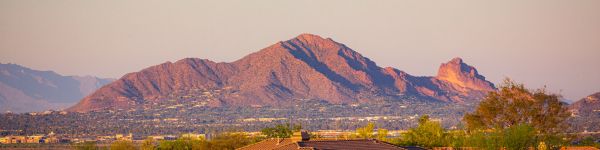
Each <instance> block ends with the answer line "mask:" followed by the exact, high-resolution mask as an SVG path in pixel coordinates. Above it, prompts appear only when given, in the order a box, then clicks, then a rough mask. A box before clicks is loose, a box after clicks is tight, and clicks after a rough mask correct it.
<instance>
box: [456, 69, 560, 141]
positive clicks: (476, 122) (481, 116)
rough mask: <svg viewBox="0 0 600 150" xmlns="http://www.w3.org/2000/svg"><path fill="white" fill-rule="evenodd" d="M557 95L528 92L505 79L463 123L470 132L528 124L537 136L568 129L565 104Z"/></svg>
mask: <svg viewBox="0 0 600 150" xmlns="http://www.w3.org/2000/svg"><path fill="white" fill-rule="evenodd" d="M559 99H560V95H556V94H549V93H547V92H546V91H545V90H544V89H538V90H529V89H526V88H525V86H524V85H523V84H518V83H515V82H514V81H512V80H510V79H506V80H505V81H504V84H503V85H501V86H500V89H499V90H498V91H495V92H490V93H489V94H488V95H487V96H486V97H485V98H484V99H483V100H482V101H481V102H480V103H479V106H478V107H477V109H476V110H475V112H472V113H467V114H466V115H465V116H464V118H463V120H464V121H465V122H466V124H467V128H468V129H470V130H475V129H491V128H496V129H500V130H502V129H505V128H508V127H511V126H514V125H519V124H529V125H531V126H533V128H534V129H536V131H538V132H540V133H544V134H545V133H557V132H560V131H562V129H564V127H565V126H566V125H567V124H566V123H565V120H566V118H567V117H569V115H570V114H569V112H568V111H567V108H566V104H564V103H562V102H561V101H560V100H559Z"/></svg>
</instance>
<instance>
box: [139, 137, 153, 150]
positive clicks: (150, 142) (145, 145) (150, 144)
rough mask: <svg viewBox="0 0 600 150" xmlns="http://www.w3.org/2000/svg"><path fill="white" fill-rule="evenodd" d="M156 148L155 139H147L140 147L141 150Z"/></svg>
mask: <svg viewBox="0 0 600 150" xmlns="http://www.w3.org/2000/svg"><path fill="white" fill-rule="evenodd" d="M154 148H156V145H155V141H154V139H153V138H150V137H149V138H146V139H145V140H144V141H143V142H142V144H141V145H140V150H153V149H154Z"/></svg>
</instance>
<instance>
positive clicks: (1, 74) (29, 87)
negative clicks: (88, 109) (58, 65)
mask: <svg viewBox="0 0 600 150" xmlns="http://www.w3.org/2000/svg"><path fill="white" fill-rule="evenodd" d="M112 80H113V79H108V78H98V77H93V76H63V75H60V74H58V73H56V72H54V71H39V70H34V69H30V68H27V67H24V66H21V65H18V64H12V63H9V64H0V111H1V112H6V111H11V112H30V111H44V110H48V109H63V108H65V107H67V106H70V105H73V104H75V103H76V102H77V101H78V100H80V99H81V98H83V97H84V96H86V95H88V94H90V93H92V92H93V91H95V90H96V89H97V88H99V87H101V86H103V85H105V84H108V83H109V82H111V81H112Z"/></svg>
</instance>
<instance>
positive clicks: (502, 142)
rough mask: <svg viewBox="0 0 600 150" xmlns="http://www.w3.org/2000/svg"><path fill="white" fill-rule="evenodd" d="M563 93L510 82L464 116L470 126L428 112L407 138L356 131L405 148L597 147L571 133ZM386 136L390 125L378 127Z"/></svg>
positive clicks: (371, 130)
mask: <svg viewBox="0 0 600 150" xmlns="http://www.w3.org/2000/svg"><path fill="white" fill-rule="evenodd" d="M559 99H560V96H559V95H556V94H550V93H547V92H546V90H544V89H535V90H529V89H527V88H525V86H524V85H523V84H518V83H515V82H514V81H511V80H508V79H507V80H506V81H505V82H504V84H503V85H501V86H500V87H499V90H498V91H495V92H491V93H489V94H488V95H487V96H486V97H485V99H483V100H482V101H481V102H480V104H479V105H478V107H477V109H476V110H475V111H473V112H471V113H467V114H465V115H464V117H463V122H464V125H463V126H461V127H460V128H459V129H456V130H446V129H445V128H443V127H442V125H441V124H440V122H438V121H432V120H430V119H429V117H428V116H423V117H421V118H420V119H419V124H418V126H417V127H414V128H411V129H409V130H408V131H407V132H406V133H403V134H402V136H401V137H398V138H391V139H387V138H385V136H382V135H373V133H375V132H374V127H375V125H374V124H373V123H370V124H368V125H366V126H364V127H362V128H358V129H357V130H356V133H355V135H356V136H357V137H358V138H377V139H379V140H382V141H387V142H390V143H392V144H395V145H399V146H421V147H426V148H433V147H452V148H459V149H460V148H463V149H464V148H477V149H485V150H498V149H507V150H525V149H538V150H546V149H560V148H561V147H564V146H593V147H597V148H600V143H598V142H597V141H595V139H594V138H592V137H586V138H582V137H577V136H576V135H571V134H568V133H566V130H565V129H568V126H569V124H567V123H566V120H567V119H568V118H569V117H570V113H569V112H568V110H567V107H566V104H564V103H562V102H561V101H560V100H559ZM377 131H378V132H377V133H378V134H384V135H385V134H386V132H387V130H386V129H382V128H380V129H377Z"/></svg>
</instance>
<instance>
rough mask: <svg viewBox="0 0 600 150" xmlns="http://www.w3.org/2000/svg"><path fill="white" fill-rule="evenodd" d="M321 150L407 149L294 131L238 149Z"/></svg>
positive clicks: (362, 140)
mask: <svg viewBox="0 0 600 150" xmlns="http://www.w3.org/2000/svg"><path fill="white" fill-rule="evenodd" d="M292 149H303V150H321V149H331V150H334V149H352V150H405V149H404V148H402V147H398V146H396V145H393V144H390V143H387V142H383V141H379V140H375V139H354V140H315V141H311V140H310V135H308V132H301V133H299V132H297V133H294V135H293V136H292V138H272V139H267V140H263V141H261V142H258V143H255V144H251V145H248V146H245V147H242V148H239V149H238V150H292Z"/></svg>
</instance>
